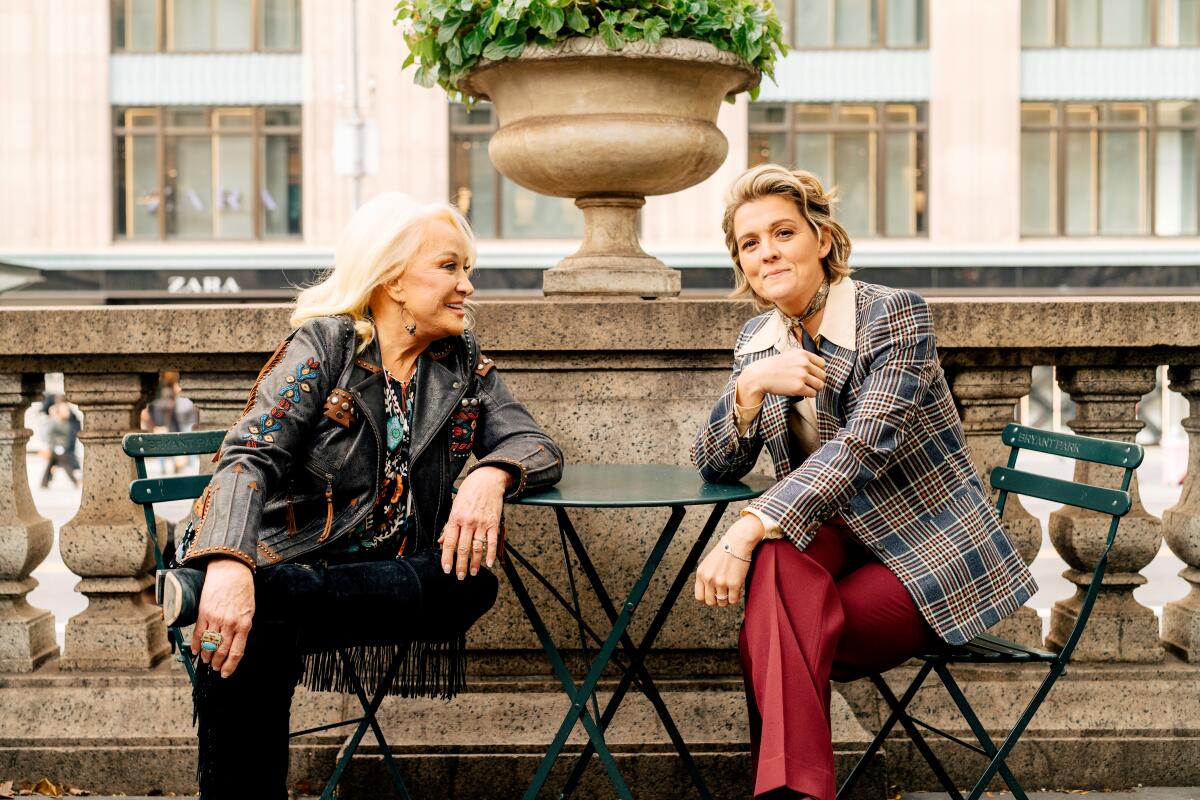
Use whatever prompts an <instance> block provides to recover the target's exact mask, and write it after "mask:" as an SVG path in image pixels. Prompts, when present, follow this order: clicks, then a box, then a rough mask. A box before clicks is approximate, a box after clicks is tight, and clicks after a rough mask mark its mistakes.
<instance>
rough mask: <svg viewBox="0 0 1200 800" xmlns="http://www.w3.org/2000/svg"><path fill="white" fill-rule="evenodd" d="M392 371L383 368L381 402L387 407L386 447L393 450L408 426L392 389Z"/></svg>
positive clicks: (398, 444) (402, 437)
mask: <svg viewBox="0 0 1200 800" xmlns="http://www.w3.org/2000/svg"><path fill="white" fill-rule="evenodd" d="M392 380H393V377H392V373H391V372H388V371H387V370H386V369H385V370H384V387H383V402H384V405H385V406H386V408H387V412H388V418H387V449H388V450H395V449H396V448H397V447H399V446H400V442H401V441H402V440H403V439H404V433H405V431H406V430H407V428H408V420H407V419H406V415H405V413H404V409H403V408H401V407H400V401H399V400H397V399H396V392H395V391H394V390H393V389H392Z"/></svg>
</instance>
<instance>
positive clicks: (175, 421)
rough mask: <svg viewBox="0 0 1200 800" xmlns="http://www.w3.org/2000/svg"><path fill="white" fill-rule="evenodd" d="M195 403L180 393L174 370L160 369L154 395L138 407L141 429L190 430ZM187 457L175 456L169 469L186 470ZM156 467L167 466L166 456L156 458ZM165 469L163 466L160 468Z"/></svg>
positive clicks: (194, 423) (176, 374) (164, 431)
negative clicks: (142, 405)
mask: <svg viewBox="0 0 1200 800" xmlns="http://www.w3.org/2000/svg"><path fill="white" fill-rule="evenodd" d="M196 416H197V415H196V406H195V404H194V403H193V402H192V401H191V400H189V399H188V398H186V397H184V396H183V387H182V386H181V385H180V383H179V373H178V372H164V373H163V374H162V378H161V380H160V381H159V384H158V391H157V392H156V396H155V398H154V399H153V400H151V401H150V403H149V404H148V405H147V406H146V407H145V408H144V409H143V410H142V415H141V428H142V430H144V431H153V432H154V433H167V432H170V433H180V432H186V431H190V430H191V429H192V428H193V427H195V425H196ZM189 460H190V459H189V457H188V456H178V457H177V458H175V459H174V462H173V463H172V467H173V471H174V472H176V473H179V472H183V471H184V470H185V469H187V466H188V461H189ZM159 463H160V466H162V467H165V466H166V465H167V463H169V462H167V460H166V459H160V460H159ZM163 471H164V472H165V471H166V470H165V469H164V470H163Z"/></svg>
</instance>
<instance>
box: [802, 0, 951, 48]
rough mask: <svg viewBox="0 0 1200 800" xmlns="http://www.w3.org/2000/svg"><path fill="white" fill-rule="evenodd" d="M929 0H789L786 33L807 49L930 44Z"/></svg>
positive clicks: (922, 45) (907, 46)
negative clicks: (927, 10)
mask: <svg viewBox="0 0 1200 800" xmlns="http://www.w3.org/2000/svg"><path fill="white" fill-rule="evenodd" d="M927 2H928V0H786V1H785V2H783V3H781V4H779V5H780V9H781V17H782V22H783V26H784V37H785V38H786V40H787V41H788V42H789V43H790V44H791V45H792V46H794V47H797V48H801V49H805V50H820V49H843V50H858V49H865V48H877V47H888V48H920V47H927V46H928V26H927V19H926V8H927Z"/></svg>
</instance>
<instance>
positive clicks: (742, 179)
mask: <svg viewBox="0 0 1200 800" xmlns="http://www.w3.org/2000/svg"><path fill="white" fill-rule="evenodd" d="M773 194H777V195H782V196H783V197H787V198H790V199H791V200H792V202H794V203H795V204H796V208H797V210H799V212H800V216H801V218H802V219H804V221H805V222H807V223H808V225H809V227H811V228H812V230H813V233H814V234H815V235H816V236H817V238H818V239H820V237H821V232H822V231H826V232H828V234H829V238H830V240H831V244H830V247H829V253H828V254H826V256H825V257H824V258H822V259H821V266H822V267H823V268H824V269H825V277H827V278H829V280H830V282H836V281H837V280H838V279H839V278H842V277H844V276H846V275H849V274H850V273H851V272H852V270H851V269H850V235H849V234H848V233H846V229H845V228H843V227H842V226H841V225H840V224H838V222H837V220H835V219H834V218H833V206H834V204H835V203H836V202H837V201H836V198H835V197H834V192H833V191H832V190H831V191H825V187H824V186H822V185H821V180H820V178H818V177H817V176H816V175H813V174H812V173H811V172H805V171H804V170H799V169H798V170H789V169H787V168H786V167H781V166H779V165H778V164H760V165H758V166H757V167H751V168H750V169H748V170H746V171H745V172H743V173H742V174H741V175H740V176H739V177H738V179H737V180H735V181H734V182H733V186H731V187H730V188H729V194H728V195H727V196H726V198H725V216H724V217H723V218H722V220H721V228H722V229H723V230H724V231H725V246H726V247H728V248H729V257H730V258H732V259H733V275H734V280H735V282H736V286H735V288H734V290H733V293H732V294H730V295H729V296H730V297H732V298H735V299H742V298H749V299H750V300H751V301H753V302H754V305H755V306H756V307H758V308H759V309H768V308H773V307H774V305H775V304H774V303H772V302H770V301H769V300H766V299H764V298H762V297H760V296H759V295H758V294H757V293H756V292H755V291H754V290H753V289H752V288H750V282H749V281H748V280H746V273H745V272H744V271H743V270H742V262H741V260H740V259H739V258H738V245H737V236H736V234H735V233H734V230H733V215H734V214H736V213H737V210H738V209H739V208H741V207H742V206H743V205H745V204H746V203H750V202H753V201H755V200H761V199H762V198H764V197H769V196H771V195H773Z"/></svg>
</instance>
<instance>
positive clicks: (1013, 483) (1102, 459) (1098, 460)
mask: <svg viewBox="0 0 1200 800" xmlns="http://www.w3.org/2000/svg"><path fill="white" fill-rule="evenodd" d="M1001 438H1002V439H1003V441H1004V443H1005V444H1007V445H1009V446H1010V447H1011V448H1012V450H1011V451H1009V456H1008V466H1007V467H996V468H995V469H993V470H992V475H991V483H992V488H993V489H999V490H1000V496H999V497H998V498H997V499H996V513H997V514H999V515H1000V516H1001V517H1003V515H1004V503H1005V501H1006V500H1007V499H1008V495H1009V494H1010V493H1013V494H1019V495H1028V496H1030V497H1038V498H1041V499H1042V500H1049V501H1051V502H1055V503H1063V504H1064V505H1069V506H1075V507H1077V508H1084V509H1088V510H1090V511H1095V512H1098V513H1100V514H1106V515H1108V516H1109V517H1110V521H1109V526H1108V539H1107V541H1106V542H1105V545H1104V552H1103V553H1102V554H1101V555H1100V558H1099V560H1098V561H1097V562H1096V569H1095V571H1094V572H1093V573H1092V581H1091V583H1090V584H1089V585H1088V590H1087V594H1086V595H1085V597H1084V600H1083V604H1082V606H1081V607H1080V609H1079V616H1078V618H1077V619H1076V620H1075V626H1074V627H1073V628H1072V629H1071V633H1070V635H1069V636H1068V637H1067V641H1066V642H1065V643H1064V644H1063V648H1062V650H1061V651H1060V652H1059V663H1060V664H1063V665H1065V664H1066V663H1067V662H1068V661H1070V659H1071V653H1072V651H1074V649H1075V645H1076V644H1077V643H1078V642H1079V637H1080V636H1081V635H1082V634H1083V630H1084V627H1085V626H1086V625H1087V620H1088V617H1089V616H1090V615H1091V613H1092V606H1093V605H1095V602H1096V595H1097V594H1098V593H1099V591H1100V582H1101V580H1102V579H1103V578H1104V571H1105V569H1106V568H1107V567H1108V553H1109V551H1110V550H1111V549H1112V546H1113V542H1114V541H1116V537H1117V526H1118V525H1119V524H1120V522H1121V517H1123V516H1125V515H1126V514H1127V513H1128V512H1129V509H1130V508H1131V507H1132V505H1133V499H1132V497H1131V496H1130V494H1129V484H1130V482H1131V481H1132V480H1133V473H1134V470H1136V469H1137V468H1138V467H1139V466H1140V465H1141V463H1142V459H1143V458H1144V457H1145V451H1144V450H1143V449H1142V447H1141V445H1137V444H1133V443H1132V442H1114V441H1109V440H1107V439H1094V438H1091V437H1088V436H1075V435H1073V434H1069V433H1054V432H1052V431H1043V430H1038V429H1037V428H1029V427H1026V426H1024V425H1017V424H1015V423H1014V424H1009V425H1007V426H1005V428H1004V433H1003V434H1001ZM1021 450H1033V451H1035V452H1038V453H1049V454H1051V455H1057V456H1065V457H1067V458H1071V459H1074V460H1075V461H1087V462H1091V463H1093V464H1106V465H1108V466H1112V467H1119V468H1121V469H1122V470H1123V473H1122V477H1121V488H1120V489H1111V488H1106V487H1102V486H1093V485H1091V484H1087V483H1076V482H1074V481H1064V480H1060V479H1058V478H1050V477H1047V476H1045V475H1037V474H1035V473H1032V472H1026V471H1024V470H1019V469H1017V468H1016V465H1017V455H1018V454H1019V453H1020V451H1021Z"/></svg>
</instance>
